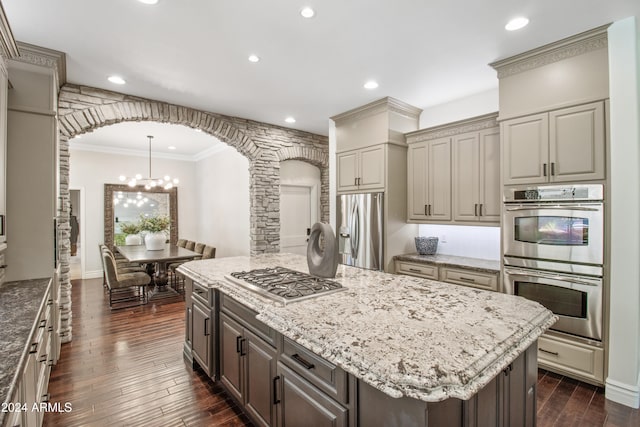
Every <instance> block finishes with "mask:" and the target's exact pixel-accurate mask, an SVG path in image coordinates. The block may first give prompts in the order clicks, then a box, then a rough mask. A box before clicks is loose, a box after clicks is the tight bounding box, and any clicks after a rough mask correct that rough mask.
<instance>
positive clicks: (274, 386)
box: [273, 375, 280, 405]
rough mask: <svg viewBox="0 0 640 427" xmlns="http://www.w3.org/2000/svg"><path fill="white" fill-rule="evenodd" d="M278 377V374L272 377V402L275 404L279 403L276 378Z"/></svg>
mask: <svg viewBox="0 0 640 427" xmlns="http://www.w3.org/2000/svg"><path fill="white" fill-rule="evenodd" d="M279 379H280V375H278V376H277V377H274V378H273V404H274V405H277V404H278V403H280V399H278V380H279Z"/></svg>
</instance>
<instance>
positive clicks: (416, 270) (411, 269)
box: [409, 268, 421, 273]
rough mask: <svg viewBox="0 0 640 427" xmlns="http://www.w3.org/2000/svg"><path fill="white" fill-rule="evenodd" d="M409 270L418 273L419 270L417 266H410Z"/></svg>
mask: <svg viewBox="0 0 640 427" xmlns="http://www.w3.org/2000/svg"><path fill="white" fill-rule="evenodd" d="M409 271H415V272H416V273H420V272H421V270H420V269H418V268H410V269H409Z"/></svg>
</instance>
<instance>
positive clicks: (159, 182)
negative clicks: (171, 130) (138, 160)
mask: <svg viewBox="0 0 640 427" xmlns="http://www.w3.org/2000/svg"><path fill="white" fill-rule="evenodd" d="M147 138H149V176H148V177H147V178H142V175H140V174H136V175H135V176H134V177H132V178H127V177H126V176H125V175H120V181H122V182H127V184H128V185H129V187H135V186H137V185H144V188H146V189H147V190H150V189H151V188H154V187H156V186H159V187H162V188H164V189H165V190H168V189H170V188H172V187H173V186H174V185H175V184H178V182H180V181H179V180H178V178H173V179H171V177H170V176H169V175H165V176H164V178H152V176H153V175H151V140H152V139H153V135H147Z"/></svg>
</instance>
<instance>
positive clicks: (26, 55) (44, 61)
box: [14, 42, 67, 87]
mask: <svg viewBox="0 0 640 427" xmlns="http://www.w3.org/2000/svg"><path fill="white" fill-rule="evenodd" d="M17 45H18V49H19V51H20V56H18V57H17V58H14V59H15V60H17V61H20V62H24V63H27V64H33V65H39V66H41V67H46V68H51V69H53V70H54V71H55V72H56V75H57V79H58V87H60V86H62V85H64V84H65V83H66V82H67V65H66V64H67V60H66V55H65V54H64V52H60V51H57V50H53V49H47V48H46V47H40V46H36V45H32V44H29V43H24V42H17Z"/></svg>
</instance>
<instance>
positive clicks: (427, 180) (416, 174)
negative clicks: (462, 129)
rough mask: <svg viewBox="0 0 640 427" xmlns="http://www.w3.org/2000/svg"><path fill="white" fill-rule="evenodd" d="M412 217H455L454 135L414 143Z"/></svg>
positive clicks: (410, 168) (410, 186)
mask: <svg viewBox="0 0 640 427" xmlns="http://www.w3.org/2000/svg"><path fill="white" fill-rule="evenodd" d="M407 172H408V173H407V176H408V183H407V184H408V195H409V197H408V203H407V207H408V213H409V214H408V217H409V219H410V220H422V221H447V220H450V219H451V139H450V138H441V139H436V140H432V141H424V142H419V143H416V144H411V145H410V146H409V150H408V152H407Z"/></svg>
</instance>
